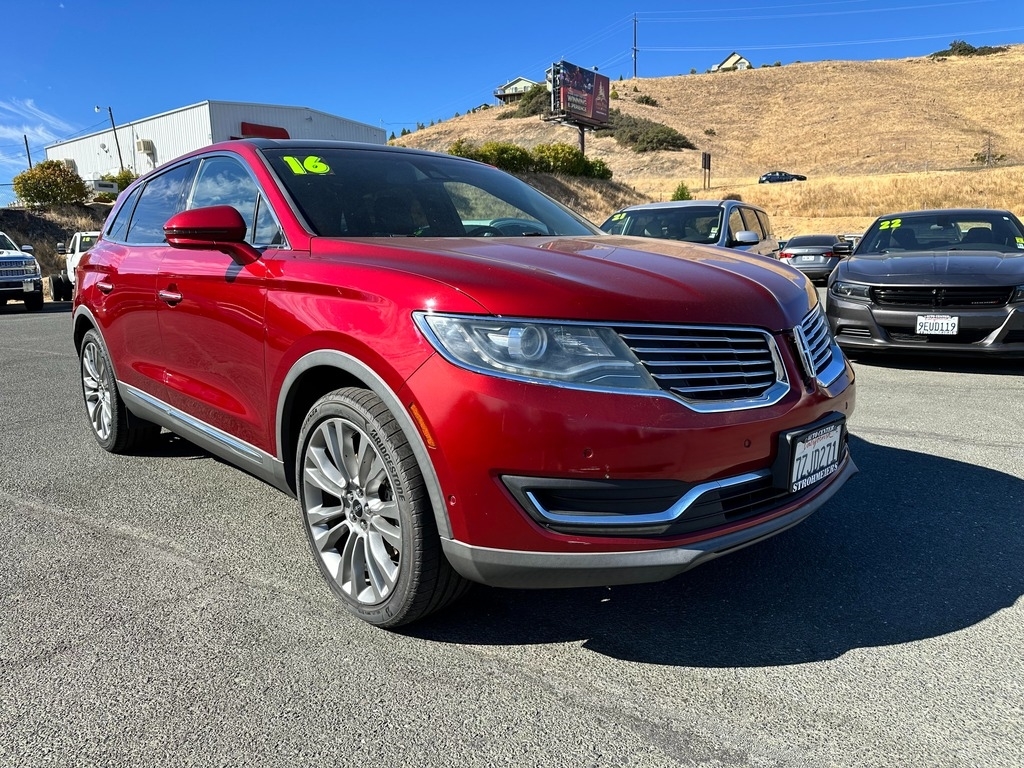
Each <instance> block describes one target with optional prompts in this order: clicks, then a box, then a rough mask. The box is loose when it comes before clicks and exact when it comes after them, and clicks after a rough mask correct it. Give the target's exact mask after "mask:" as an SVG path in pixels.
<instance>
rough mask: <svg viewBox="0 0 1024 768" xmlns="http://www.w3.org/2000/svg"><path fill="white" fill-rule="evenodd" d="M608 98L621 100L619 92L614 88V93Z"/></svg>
mask: <svg viewBox="0 0 1024 768" xmlns="http://www.w3.org/2000/svg"><path fill="white" fill-rule="evenodd" d="M608 98H609V99H612V100H613V101H614V100H615V99H617V98H619V92H618V91H616V90H615V89H614V88H612V92H611V93H609V94H608Z"/></svg>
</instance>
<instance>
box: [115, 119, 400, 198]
mask: <svg viewBox="0 0 1024 768" xmlns="http://www.w3.org/2000/svg"><path fill="white" fill-rule="evenodd" d="M392 138H394V134H392ZM100 178H101V179H103V180H104V181H113V182H115V183H116V184H117V191H118V192H124V190H125V189H127V187H128V185H129V184H131V183H132V182H133V181H135V180H136V179H137V178H139V174H137V173H135V171H133V170H130V169H128V168H122V169H121V170H120V171H118V172H117V173H104V174H103V175H102V176H101V177H100ZM97 199H99V198H97Z"/></svg>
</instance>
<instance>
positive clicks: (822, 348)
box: [797, 304, 833, 379]
mask: <svg viewBox="0 0 1024 768" xmlns="http://www.w3.org/2000/svg"><path fill="white" fill-rule="evenodd" d="M797 338H798V340H799V341H800V342H801V347H802V348H801V350H800V352H801V356H802V357H803V363H804V367H805V368H806V369H807V375H808V376H809V377H810V378H812V379H816V378H818V375H819V374H820V373H821V372H822V371H824V370H825V369H827V368H828V367H829V365H830V364H831V363H832V357H833V355H832V333H831V332H830V331H829V327H828V320H826V319H825V313H824V312H822V311H821V305H820V304H819V305H818V306H817V307H815V308H814V309H812V310H811V311H810V312H808V313H807V315H806V316H805V317H804V319H803V320H802V321H800V332H799V334H797Z"/></svg>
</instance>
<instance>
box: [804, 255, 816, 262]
mask: <svg viewBox="0 0 1024 768" xmlns="http://www.w3.org/2000/svg"><path fill="white" fill-rule="evenodd" d="M817 258H818V257H817V256H813V255H811V256H801V257H800V261H814V260H815V259H817Z"/></svg>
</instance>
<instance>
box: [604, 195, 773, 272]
mask: <svg viewBox="0 0 1024 768" xmlns="http://www.w3.org/2000/svg"><path fill="white" fill-rule="evenodd" d="M601 229H603V230H604V231H605V232H608V233H609V234H613V235H637V236H639V237H657V238H662V239H666V240H685V241H687V242H690V243H704V244H707V245H719V246H723V247H725V248H739V249H741V250H745V251H750V252H751V253H759V254H761V255H762V256H771V257H773V258H774V257H777V256H778V254H779V241H778V239H776V237H775V233H774V232H773V231H772V225H771V220H770V219H769V218H768V214H767V212H766V211H765V210H764V209H763V208H758V207H757V206H756V205H751V204H750V203H744V202H742V201H739V200H676V201H672V202H668V203H645V204H643V205H631V206H629V207H628V208H622V209H621V210H618V211H616V212H615V213H613V214H612V215H611V216H609V217H608V219H607V220H606V221H605V222H604V224H602V225H601Z"/></svg>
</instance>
